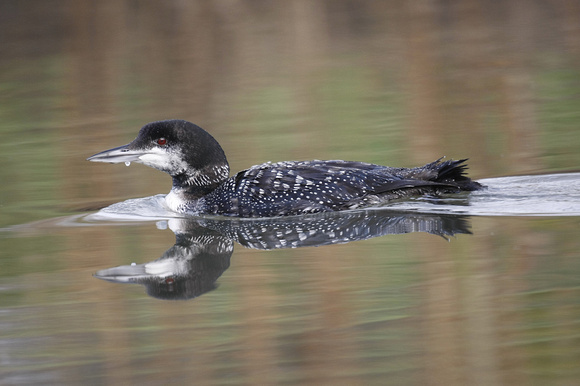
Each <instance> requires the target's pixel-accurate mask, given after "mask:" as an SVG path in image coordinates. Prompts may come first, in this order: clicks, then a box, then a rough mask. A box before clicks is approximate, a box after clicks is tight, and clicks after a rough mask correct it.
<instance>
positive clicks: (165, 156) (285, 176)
mask: <svg viewBox="0 0 580 386" xmlns="http://www.w3.org/2000/svg"><path fill="white" fill-rule="evenodd" d="M88 160H89V161H94V162H109V163H120V162H124V163H126V164H127V165H128V164H129V163H130V162H138V163H142V164H144V165H147V166H150V167H152V168H155V169H158V170H161V171H163V172H165V173H168V174H169V175H171V177H172V178H173V187H172V189H171V191H170V192H169V194H168V195H167V196H166V197H165V202H166V204H167V206H168V208H169V209H171V210H173V211H175V212H179V213H183V214H190V215H203V214H215V215H223V216H237V217H274V216H290V215H300V214H307V213H317V212H328V211H338V210H346V209H356V208H361V207H368V206H372V205H378V204H382V203H385V202H388V201H389V200H393V199H397V198H402V197H408V196H417V195H424V194H442V193H457V192H461V191H473V190H478V189H481V188H482V185H480V184H479V183H477V182H475V181H472V180H471V179H470V178H469V177H467V176H466V175H465V169H466V168H467V166H466V164H465V161H466V159H461V160H457V161H453V160H449V161H442V160H441V159H439V160H437V161H435V162H431V163H429V164H427V165H425V166H421V167H416V168H410V169H409V168H393V167H388V166H380V165H373V164H369V163H364V162H353V161H340V160H334V161H320V160H314V161H284V162H277V163H270V162H267V163H263V164H261V165H256V166H252V167H251V168H249V169H247V170H243V171H241V172H239V173H237V174H236V175H235V176H233V177H229V172H230V168H229V165H228V161H227V160H226V156H225V154H224V151H223V149H222V148H221V146H220V145H219V143H218V142H217V141H216V140H215V139H214V138H213V137H212V136H211V135H210V134H209V133H208V132H207V131H205V130H203V129H202V128H201V127H199V126H197V125H195V124H193V123H191V122H187V121H184V120H176V119H172V120H166V121H159V122H151V123H149V124H147V125H145V126H143V128H141V131H140V132H139V135H138V136H137V138H135V140H133V142H131V143H129V144H127V145H124V146H120V147H116V148H113V149H110V150H105V151H103V152H100V153H98V154H95V155H93V156H91V157H89V158H88Z"/></svg>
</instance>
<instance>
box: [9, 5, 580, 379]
mask: <svg viewBox="0 0 580 386" xmlns="http://www.w3.org/2000/svg"><path fill="white" fill-rule="evenodd" d="M0 118H1V120H0V133H1V134H2V139H3V140H2V141H0V159H1V165H2V166H1V167H0V178H1V179H2V184H1V186H0V226H2V227H9V226H15V225H19V229H20V230H19V232H17V233H14V232H4V233H3V234H2V236H1V238H0V243H2V245H1V246H0V248H1V250H0V259H1V262H2V266H3V268H2V272H1V273H0V278H1V280H2V281H1V283H0V284H2V291H0V302H1V303H0V304H3V307H4V308H3V309H4V311H3V315H4V317H2V316H0V324H2V330H3V332H0V338H1V339H0V351H2V352H3V354H2V355H0V367H1V368H2V370H0V375H1V376H2V377H3V380H4V382H0V383H4V384H12V383H14V384H33V383H39V384H42V383H46V382H49V383H50V382H58V383H62V382H64V383H67V382H70V383H75V382H78V383H85V384H109V383H111V384H118V383H121V382H123V383H127V382H130V383H132V382H135V383H137V382H138V383H139V384H156V383H157V382H161V381H166V380H169V379H174V380H177V381H181V382H188V383H189V382H190V381H192V380H194V381H195V380H198V381H199V383H200V384H206V383H219V384H236V383H244V382H247V383H257V382H258V381H263V382H264V383H265V384H271V383H276V382H279V383H316V384H325V383H328V384H329V383H332V384H362V383H366V384H368V383H375V384H388V383H392V384H405V383H406V384H447V385H448V384H477V383H479V384H494V385H497V384H510V385H513V384H546V383H545V382H548V383H553V384H572V383H574V382H576V381H577V379H578V377H580V375H579V373H578V368H579V367H580V366H578V364H579V363H580V350H579V349H578V347H580V345H579V343H580V342H579V341H578V339H579V338H578V337H579V336H580V333H579V331H580V327H579V324H580V322H579V320H580V309H579V308H580V306H579V303H578V299H579V295H580V293H579V292H578V288H580V282H578V277H580V275H578V273H580V267H579V266H578V263H577V261H578V258H579V257H580V255H579V254H578V252H577V251H578V247H580V246H579V245H578V241H577V240H576V239H577V229H578V225H579V224H578V219H577V217H573V218H568V219H562V218H559V219H527V220H525V221H524V220H521V219H515V218H502V219H491V218H482V219H477V220H475V221H474V223H473V228H474V236H473V237H472V238H469V236H465V238H459V239H458V240H455V241H452V242H451V243H444V242H443V240H439V239H437V238H436V237H434V236H429V235H418V234H417V235H410V236H407V238H405V239H403V238H393V239H386V238H382V239H380V240H379V239H376V240H371V241H368V242H364V243H359V244H357V245H355V246H354V247H353V246H352V245H347V246H344V247H336V248H335V249H332V248H320V249H307V250H300V251H299V252H298V251H291V252H290V251H281V252H279V253H277V254H273V255H272V256H270V255H269V254H268V253H267V252H255V251H249V250H243V249H240V248H238V251H239V252H238V254H237V255H234V258H233V259H232V267H231V268H230V271H228V275H229V281H228V282H227V283H228V284H223V285H222V287H220V288H219V289H218V290H216V291H214V292H212V293H210V294H208V295H205V296H204V297H202V298H200V299H197V300H195V301H193V302H189V303H178V304H177V303H164V302H160V301H154V300H153V299H150V298H147V297H146V296H145V295H144V294H143V291H142V290H141V289H140V288H136V289H133V288H131V291H129V292H127V289H126V288H120V287H124V286H114V285H112V284H108V283H104V282H101V281H98V280H96V279H94V278H92V277H91V275H92V273H94V272H95V271H96V270H97V269H100V268H104V267H108V266H113V265H119V264H128V263H130V262H131V261H139V262H144V261H148V259H149V260H152V259H155V258H156V257H158V256H159V255H160V254H161V253H163V251H164V250H165V249H166V248H168V247H169V246H170V245H172V243H173V237H174V236H173V235H172V234H171V232H169V231H167V232H160V231H158V230H157V229H155V227H154V226H153V225H152V224H148V225H140V226H127V227H121V228H119V227H117V228H110V227H108V228H107V227H91V228H82V229H81V228H68V229H56V228H55V227H52V226H45V227H40V228H38V227H36V226H35V227H32V226H29V225H26V224H28V223H30V222H32V221H40V220H47V219H50V218H53V217H56V216H64V215H69V214H73V213H80V212H82V211H85V210H91V209H96V208H98V207H100V206H102V205H105V204H109V203H113V202H117V201H120V200H123V199H127V198H131V197H142V196H148V195H153V194H158V193H166V192H167V191H168V190H169V188H170V183H171V181H170V178H169V177H168V176H166V175H163V174H162V173H159V172H158V171H155V170H151V169H148V168H145V167H142V166H131V167H130V168H126V167H125V166H123V165H105V164H93V163H89V162H86V161H85V159H86V157H88V156H90V155H92V154H94V153H96V152H99V151H101V150H104V149H108V148H111V147H115V146H119V145H122V144H125V143H127V142H129V141H131V140H132V139H133V138H134V137H135V135H136V134H137V132H138V130H139V128H140V127H141V126H143V125H144V124H146V123H148V122H150V121H155V120H161V119H168V118H180V119H186V120H190V121H192V122H195V123H197V124H198V125H200V126H201V127H203V128H205V129H206V130H208V131H209V132H210V133H211V134H212V135H214V136H215V137H216V139H217V140H218V141H219V142H220V143H221V144H222V146H223V147H224V150H225V152H226V154H227V155H228V159H229V161H230V166H231V168H232V171H233V172H236V171H238V170H242V169H244V168H247V167H249V166H251V165H254V164H257V163H261V162H264V161H281V160H295V159H314V158H318V159H348V160H359V161H366V162H372V163H378V164H384V165H390V166H407V167H410V166H417V165H419V164H424V163H427V162H430V161H433V160H435V159H437V158H439V157H441V156H447V157H450V158H469V159H470V161H469V165H470V171H469V172H470V175H471V176H473V177H474V178H476V179H477V178H483V177H493V176H506V175H521V174H541V173H548V172H557V171H574V170H578V169H579V165H580V151H579V150H580V130H579V127H580V2H578V1H572V0H570V1H566V0H552V1H549V0H548V1H539V0H514V1H505V2H498V1H475V0H462V1H435V0H419V1H413V2H410V1H400V0H392V1H391V0H388V1H384V0H374V1H373V0H368V1H365V0H359V1H355V0H350V1H349V0H326V1H323V0H320V1H317V0H289V1H264V0H247V1H243V0H215V1H209V0H208V1H187V0H174V1H140V0H101V1H96V2H95V1H85V0H74V1H73V0H68V1H67V0H27V1H18V0H3V1H2V2H1V3H0ZM381 240H382V241H381ZM448 244H449V245H448ZM152 251H154V252H152ZM386 252H388V253H389V255H390V256H391V255H392V256H391V257H390V258H389V260H388V263H387V262H386V261H385V256H384V254H385V253H386ZM146 253H149V254H151V255H150V256H149V255H147V256H146V257H145V256H144V254H146ZM274 255H275V257H274ZM142 256H143V257H142ZM357 256H358V259H363V261H361V260H356V258H357ZM361 256H362V257H361ZM236 259H237V262H238V263H235V261H236ZM290 259H291V260H290ZM462 259H467V260H468V261H470V263H467V262H464V261H463V260H462ZM359 264H360V266H358V265H359ZM353 267H358V268H356V269H355V270H354V271H353ZM546 270H548V271H549V272H550V273H549V274H546V272H547V271H546ZM288 272H289V273H288ZM287 273H288V274H289V275H290V276H286V274H287ZM288 277H289V278H288ZM319 277H322V279H320V278H319ZM282 278H284V279H282ZM367 278H369V279H368V280H367ZM223 279H224V278H222V281H224V280H223ZM280 280H282V283H280ZM185 304H187V305H185ZM498 307H499V311H498ZM543 307H545V308H543ZM2 318H3V319H2ZM199 326H201V327H202V328H201V329H198V327H199ZM296 342H299V343H296ZM172 377H174V378H172ZM478 380H479V381H480V382H476V381H478ZM0 381H2V378H0ZM87 382H88V383H87ZM401 382H403V383H401Z"/></svg>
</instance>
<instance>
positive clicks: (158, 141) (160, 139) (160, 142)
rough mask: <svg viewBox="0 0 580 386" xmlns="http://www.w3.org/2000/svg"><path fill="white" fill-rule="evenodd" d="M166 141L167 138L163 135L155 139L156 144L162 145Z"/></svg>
mask: <svg viewBox="0 0 580 386" xmlns="http://www.w3.org/2000/svg"><path fill="white" fill-rule="evenodd" d="M166 143H167V140H166V139H165V138H163V137H161V138H158V139H157V144H158V145H160V146H163V145H165V144H166Z"/></svg>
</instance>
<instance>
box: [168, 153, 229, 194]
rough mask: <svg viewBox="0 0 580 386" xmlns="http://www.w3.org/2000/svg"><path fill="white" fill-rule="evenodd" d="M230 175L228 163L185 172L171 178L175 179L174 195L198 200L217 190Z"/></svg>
mask: <svg viewBox="0 0 580 386" xmlns="http://www.w3.org/2000/svg"><path fill="white" fill-rule="evenodd" d="M229 174H230V167H229V165H228V163H227V161H226V162H225V163H221V164H218V165H208V166H205V167H203V168H201V169H193V170H185V171H183V172H181V173H179V174H176V175H173V176H171V177H172V179H173V187H172V189H171V191H172V192H174V193H179V194H180V195H183V196H186V197H187V198H188V199H198V198H200V197H202V196H205V195H206V194H208V193H210V192H211V191H213V190H215V189H216V188H217V187H218V186H220V185H221V184H222V183H223V182H224V181H225V180H227V179H228V177H229Z"/></svg>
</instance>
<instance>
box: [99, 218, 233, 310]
mask: <svg viewBox="0 0 580 386" xmlns="http://www.w3.org/2000/svg"><path fill="white" fill-rule="evenodd" d="M179 225H180V227H181V229H177V230H176V231H175V244H174V245H173V246H172V247H171V248H169V249H168V250H167V251H165V253H164V254H163V256H161V257H160V258H159V259H157V260H154V261H151V262H148V263H144V264H131V265H123V266H120V267H114V268H108V269H103V270H100V271H98V272H97V273H95V277H97V278H99V279H103V280H108V281H112V282H116V283H134V284H142V285H144V286H145V287H146V288H147V294H148V295H150V296H153V297H155V298H159V299H172V300H178V299H191V298H194V297H197V296H200V295H203V294H204V293H206V292H208V291H211V290H213V289H215V288H216V287H217V285H216V283H215V282H216V280H217V279H218V278H219V277H220V276H221V275H222V273H224V271H225V270H226V269H228V268H229V266H230V257H231V255H232V252H233V251H234V246H233V242H232V241H231V240H229V239H228V238H226V237H224V236H222V235H221V234H220V233H218V232H216V231H212V230H210V229H206V228H203V227H200V226H199V225H198V224H197V223H195V222H186V221H183V222H180V224H179Z"/></svg>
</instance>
